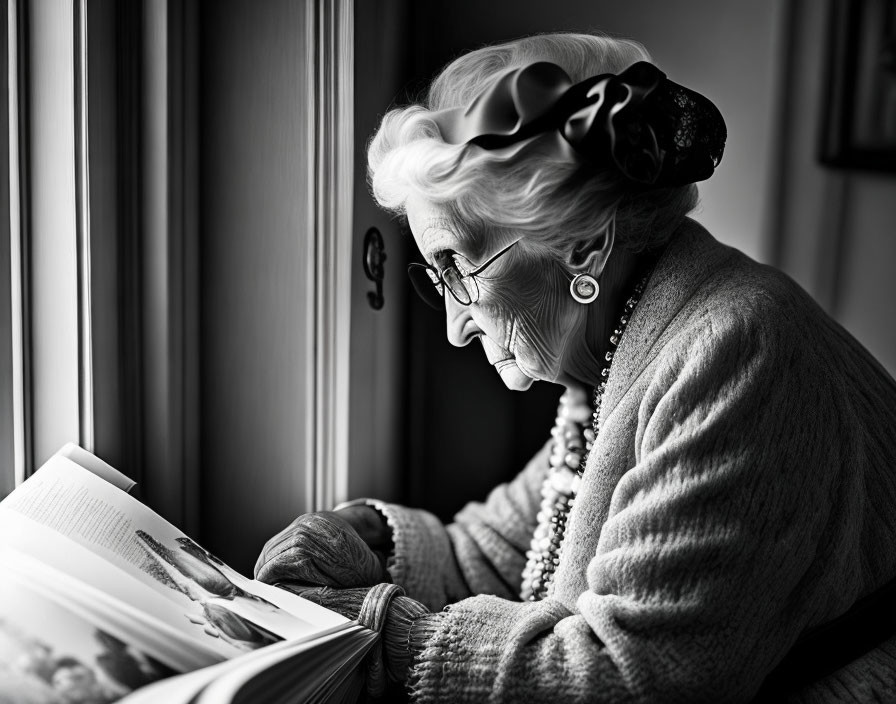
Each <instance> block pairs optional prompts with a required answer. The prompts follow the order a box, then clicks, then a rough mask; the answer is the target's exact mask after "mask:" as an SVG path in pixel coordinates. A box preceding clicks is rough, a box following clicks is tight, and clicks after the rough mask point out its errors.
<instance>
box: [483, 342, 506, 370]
mask: <svg viewBox="0 0 896 704" xmlns="http://www.w3.org/2000/svg"><path fill="white" fill-rule="evenodd" d="M479 341H480V342H481V343H482V349H483V350H484V351H485V358H486V359H487V360H488V363H489V364H493V365H494V366H495V367H496V368H497V369H499V370H500V369H501V367H502V366H507V365H508V364H509V363H511V362H514V357H513V354H512V353H511V352H510V350H506V349H504V348H503V347H501V346H500V345H496V344H495V343H494V342H492V341H491V340H490V339H489V338H487V337H486V336H485V335H481V336H480V337H479Z"/></svg>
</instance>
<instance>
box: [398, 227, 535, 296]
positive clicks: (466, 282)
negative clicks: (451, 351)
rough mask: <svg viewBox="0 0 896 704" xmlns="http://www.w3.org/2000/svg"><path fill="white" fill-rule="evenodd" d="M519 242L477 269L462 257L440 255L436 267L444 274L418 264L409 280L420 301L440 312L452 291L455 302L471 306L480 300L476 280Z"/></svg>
mask: <svg viewBox="0 0 896 704" xmlns="http://www.w3.org/2000/svg"><path fill="white" fill-rule="evenodd" d="M518 242H519V240H517V241H516V242H513V243H511V244H509V245H507V246H506V247H505V248H504V249H502V250H501V251H500V252H498V253H497V254H496V255H495V256H493V257H492V258H491V259H489V260H488V261H487V262H485V263H484V264H482V265H481V266H479V267H477V268H474V267H473V264H472V263H471V262H470V261H469V260H468V259H467V258H466V257H464V256H463V255H462V254H458V253H457V252H440V253H439V254H438V255H436V258H437V261H436V263H437V264H439V266H440V267H441V269H442V270H441V273H440V272H439V270H438V269H437V268H436V267H434V266H430V265H429V264H421V263H418V262H415V263H413V264H409V265H408V277H409V278H410V279H411V283H412V284H414V290H415V291H417V294H418V295H419V296H420V298H422V299H423V300H424V302H425V303H427V304H428V305H430V306H432V307H433V308H435V309H436V310H444V308H445V302H444V298H445V289H448V291H449V292H450V293H451V295H452V296H453V297H454V300H456V301H457V302H458V303H460V304H461V305H462V306H468V305H471V304H473V303H476V301H478V300H479V286H478V285H477V283H476V279H475V277H476V276H477V275H478V274H480V273H481V272H482V271H483V270H484V269H485V268H486V267H487V266H490V265H491V264H492V263H494V261H495V260H496V259H498V258H499V257H501V256H503V255H504V254H506V253H507V252H508V251H510V248H511V247H513V245H515V244H517V243H518ZM439 260H441V261H439ZM442 262H444V264H443V263H442Z"/></svg>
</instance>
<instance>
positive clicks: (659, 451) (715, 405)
mask: <svg viewBox="0 0 896 704" xmlns="http://www.w3.org/2000/svg"><path fill="white" fill-rule="evenodd" d="M789 347H790V349H788V344H787V342H786V341H782V340H780V339H777V338H776V337H775V335H773V334H766V333H765V332H764V331H763V330H762V329H761V326H758V327H757V326H748V325H747V324H746V323H743V322H742V321H741V322H738V321H734V322H733V323H732V322H731V321H729V323H728V324H717V321H715V320H714V321H713V322H712V323H707V325H706V330H704V331H703V334H701V335H691V339H689V340H681V341H679V343H678V344H677V345H670V346H669V347H668V348H667V349H665V350H664V352H663V354H662V356H661V358H660V361H659V362H658V364H657V365H656V366H655V367H654V368H653V371H652V375H651V377H650V379H649V381H648V382H647V387H646V394H645V395H644V396H643V398H642V400H641V401H640V404H639V405H637V406H634V407H636V408H638V419H637V432H636V435H635V444H636V447H635V453H634V454H635V461H636V463H635V466H633V467H632V468H631V469H629V471H627V472H626V473H625V474H624V475H623V477H622V479H621V480H620V481H619V483H618V484H617V486H616V488H615V491H614V493H613V496H612V500H611V505H610V511H609V516H608V519H607V521H606V523H605V524H604V525H603V526H595V530H600V531H601V533H600V539H599V542H598V547H597V551H596V554H595V555H594V557H593V559H592V560H591V561H590V563H589V564H588V565H587V583H588V589H587V591H585V592H584V593H583V594H582V595H581V596H580V597H579V599H578V601H577V603H576V610H577V612H578V613H573V612H570V611H569V610H568V609H566V608H565V607H564V606H562V605H561V604H559V603H558V602H556V601H553V600H551V599H547V600H545V601H542V602H536V603H511V602H508V601H504V600H502V599H499V598H496V597H494V596H478V597H473V598H470V599H466V600H464V601H461V602H460V603H458V604H456V605H454V606H452V607H450V609H449V610H446V611H445V612H442V613H441V614H437V615H432V616H427V617H425V618H424V619H423V620H421V621H420V622H419V624H418V631H419V632H421V633H426V634H427V637H426V638H425V640H424V642H422V643H421V644H420V647H419V648H418V649H417V652H416V653H415V657H416V659H415V665H414V667H413V670H412V673H411V678H410V682H409V686H410V688H411V691H412V693H413V694H414V696H415V701H418V702H474V701H485V700H488V701H493V702H505V701H506V702H511V701H512V702H541V701H564V702H577V701H588V702H617V703H618V702H725V701H748V700H749V699H750V698H751V697H752V696H753V695H754V694H755V692H756V691H757V689H758V688H759V686H760V685H761V683H762V681H763V679H764V677H765V676H766V674H767V673H768V672H769V671H770V670H771V669H772V668H773V667H774V665H775V664H776V663H777V662H778V661H779V660H780V659H781V658H782V657H783V656H784V654H786V652H787V651H788V649H789V648H790V647H791V646H792V645H793V643H794V641H795V640H796V638H797V637H798V635H799V634H800V633H801V631H802V630H803V629H804V627H805V626H806V624H807V622H809V621H810V620H812V619H817V618H818V617H820V616H822V615H824V612H825V610H826V609H827V610H830V608H831V602H830V600H828V601H827V602H826V601H825V599H824V598H822V597H821V596H820V595H819V594H818V590H817V587H816V586H815V585H816V584H817V583H818V581H819V580H818V576H819V575H818V574H817V573H815V572H814V571H813V570H814V569H818V568H817V567H815V565H817V561H815V557H816V551H817V550H818V547H819V544H821V543H824V541H825V540H826V539H827V537H828V536H826V535H825V534H824V530H825V526H826V524H827V523H828V521H829V520H830V506H831V504H832V501H831V499H832V494H833V493H834V492H835V490H836V487H834V486H833V484H834V481H833V479H832V478H831V477H832V475H833V474H834V472H831V471H821V468H822V467H824V465H825V463H827V464H828V465H830V464H831V458H833V457H835V456H836V450H835V449H834V448H835V447H836V443H837V442H838V440H835V439H833V438H834V436H835V435H837V433H838V432H840V431H838V429H837V428H836V427H830V426H828V425H827V419H826V418H824V415H823V414H824V412H825V411H824V410H823V409H825V408H830V407H831V406H832V405H833V404H832V400H831V399H830V398H823V397H824V394H826V393H829V392H828V391H827V390H826V385H825V384H824V383H821V382H822V381H823V380H818V379H815V380H810V379H809V378H808V377H807V375H808V374H809V372H807V371H806V369H807V365H806V364H805V363H804V362H805V360H803V359H799V358H798V356H795V355H794V349H795V345H790V346H789ZM813 382H814V383H813ZM642 390H643V389H642ZM813 609H814V613H813ZM828 615H829V614H828ZM417 642H419V639H418V641H417Z"/></svg>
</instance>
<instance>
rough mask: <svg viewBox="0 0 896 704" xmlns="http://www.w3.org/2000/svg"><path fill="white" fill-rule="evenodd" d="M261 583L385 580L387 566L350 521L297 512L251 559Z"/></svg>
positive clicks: (353, 584)
mask: <svg viewBox="0 0 896 704" xmlns="http://www.w3.org/2000/svg"><path fill="white" fill-rule="evenodd" d="M255 577H256V579H259V580H261V581H263V582H268V583H271V584H273V583H275V582H279V581H298V582H304V583H306V584H317V585H323V586H330V587H364V586H370V585H373V584H378V583H379V582H382V581H388V575H387V574H386V571H385V567H384V565H383V563H382V561H381V559H380V558H378V557H377V556H376V555H375V554H374V553H373V552H372V551H371V550H370V548H369V547H368V546H367V544H366V543H365V542H364V541H363V540H362V539H361V537H360V536H359V535H358V533H357V532H356V531H355V530H354V528H352V526H351V525H350V524H349V523H348V522H347V521H345V520H344V519H342V518H340V517H339V516H338V515H336V514H335V513H332V512H329V511H324V512H320V513H308V514H305V515H303V516H299V517H298V518H297V519H296V520H295V521H293V522H292V523H291V524H290V525H289V526H287V527H286V528H285V529H284V530H282V531H280V532H279V533H278V534H277V535H275V536H274V537H273V538H271V539H270V540H269V541H268V542H267V544H266V545H265V546H264V549H263V550H262V552H261V555H260V556H259V558H258V561H257V562H256V564H255Z"/></svg>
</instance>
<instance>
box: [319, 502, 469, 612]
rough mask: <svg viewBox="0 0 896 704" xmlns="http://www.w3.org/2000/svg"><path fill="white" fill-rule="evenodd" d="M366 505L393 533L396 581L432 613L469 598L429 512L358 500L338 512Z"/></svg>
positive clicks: (391, 563) (390, 561)
mask: <svg viewBox="0 0 896 704" xmlns="http://www.w3.org/2000/svg"><path fill="white" fill-rule="evenodd" d="M358 504H363V505H367V506H370V507H372V508H374V509H376V510H377V511H379V512H380V513H381V514H382V515H383V516H385V518H386V523H387V524H388V526H389V527H390V528H391V529H392V541H393V543H394V544H395V549H394V551H393V554H392V555H391V556H390V557H389V558H388V559H387V562H386V569H388V571H389V574H390V576H391V577H392V581H393V582H394V583H395V584H398V585H401V586H402V587H403V588H404V590H405V592H406V593H407V595H408V596H409V597H411V598H413V599H416V600H417V601H420V602H422V603H423V604H424V605H425V606H426V607H427V608H428V609H430V610H431V611H437V610H438V609H441V608H442V607H443V606H445V604H447V603H448V602H449V601H452V600H454V599H457V598H459V597H460V596H461V595H465V594H468V593H469V591H468V590H467V589H466V587H465V585H464V584H463V583H462V582H461V581H460V576H459V574H458V572H457V569H456V560H455V558H454V552H453V551H452V549H451V542H450V541H449V539H448V534H447V533H446V531H445V527H444V526H443V525H442V523H441V521H439V519H438V518H436V517H435V516H434V515H432V514H431V513H428V512H427V511H421V510H418V509H411V508H405V507H404V506H399V505H397V504H389V503H386V502H384V501H377V500H375V499H356V500H354V501H349V502H346V503H343V504H340V505H339V506H337V507H336V509H334V510H339V509H341V508H345V507H347V506H356V505H358Z"/></svg>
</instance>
